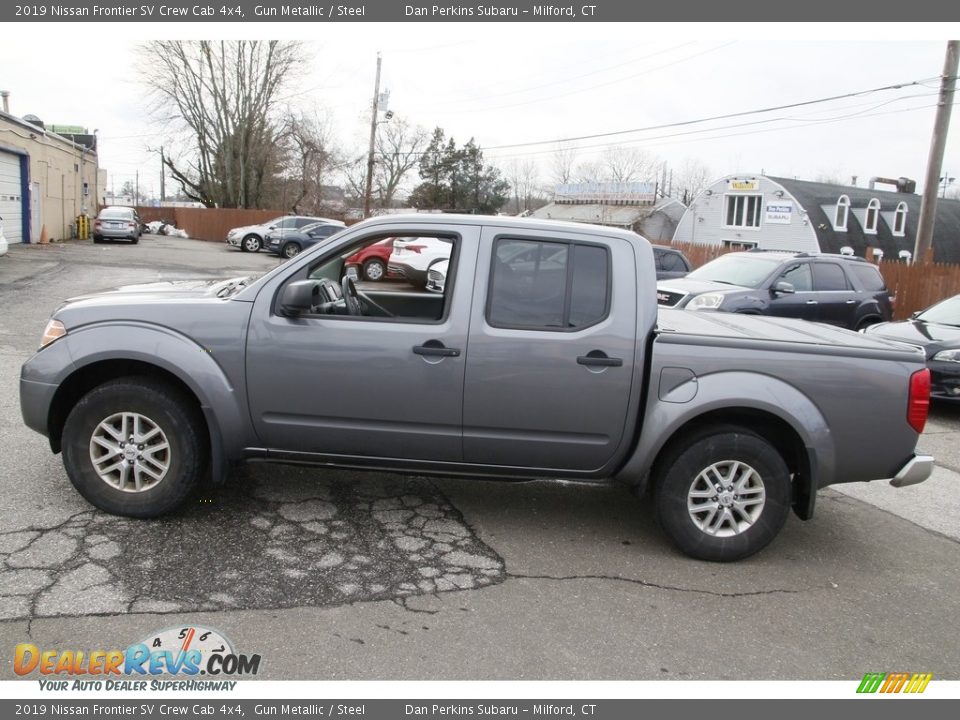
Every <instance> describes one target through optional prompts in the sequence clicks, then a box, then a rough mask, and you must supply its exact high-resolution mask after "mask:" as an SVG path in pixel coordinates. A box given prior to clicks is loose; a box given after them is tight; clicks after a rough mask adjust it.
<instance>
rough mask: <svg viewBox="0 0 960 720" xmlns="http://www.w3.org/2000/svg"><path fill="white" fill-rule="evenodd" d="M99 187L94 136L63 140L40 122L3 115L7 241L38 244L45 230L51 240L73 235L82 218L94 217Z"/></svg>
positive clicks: (1, 189) (0, 202)
mask: <svg viewBox="0 0 960 720" xmlns="http://www.w3.org/2000/svg"><path fill="white" fill-rule="evenodd" d="M4 100H6V99H4ZM4 104H5V105H6V102H5V103H4ZM70 129H72V128H70ZM100 184H101V173H100V172H99V166H98V160H97V153H96V138H95V137H94V136H93V135H86V134H76V133H74V134H70V135H68V136H64V135H61V134H59V133H56V132H53V131H52V130H50V129H48V128H47V127H45V126H44V124H43V122H42V121H41V120H40V119H39V118H35V117H33V116H30V115H27V116H26V117H24V118H18V117H15V116H13V115H11V114H9V113H8V112H5V111H0V217H2V218H3V222H4V234H5V235H6V238H7V240H8V241H9V242H11V243H19V242H38V241H39V240H40V235H41V232H42V230H43V228H46V231H47V235H48V237H49V238H50V239H60V238H65V237H70V231H71V228H72V226H73V225H74V223H75V222H76V218H77V216H78V215H80V214H81V213H86V214H89V215H90V216H93V215H96V213H97V209H98V208H97V205H98V187H99V186H100Z"/></svg>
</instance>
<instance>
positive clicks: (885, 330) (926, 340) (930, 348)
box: [864, 320, 960, 356]
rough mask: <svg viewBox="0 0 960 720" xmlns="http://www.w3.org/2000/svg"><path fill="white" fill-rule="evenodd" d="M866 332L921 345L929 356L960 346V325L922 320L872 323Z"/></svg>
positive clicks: (866, 333)
mask: <svg viewBox="0 0 960 720" xmlns="http://www.w3.org/2000/svg"><path fill="white" fill-rule="evenodd" d="M864 334H865V335H870V336H877V337H883V338H889V339H891V340H899V341H900V342H908V343H911V344H913V345H919V346H920V347H922V348H923V349H924V350H925V351H926V353H927V355H928V356H932V355H936V354H937V353H938V352H940V351H941V350H953V349H957V348H960V327H954V326H953V325H939V324H937V323H926V322H923V321H922V320H903V321H901V322H888V323H880V324H879V325H871V326H870V327H869V328H867V330H866V332H865V333H864Z"/></svg>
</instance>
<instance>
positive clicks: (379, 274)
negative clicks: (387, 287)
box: [363, 258, 387, 282]
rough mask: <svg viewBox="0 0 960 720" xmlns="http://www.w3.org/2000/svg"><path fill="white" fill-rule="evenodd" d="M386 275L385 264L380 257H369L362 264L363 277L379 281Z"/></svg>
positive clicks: (371, 280)
mask: <svg viewBox="0 0 960 720" xmlns="http://www.w3.org/2000/svg"><path fill="white" fill-rule="evenodd" d="M386 276H387V266H386V264H385V263H384V262H383V260H381V259H380V258H370V259H369V260H367V261H366V262H365V263H364V264H363V279H364V280H369V281H370V282H380V281H381V280H383V279H384V278H385V277H386Z"/></svg>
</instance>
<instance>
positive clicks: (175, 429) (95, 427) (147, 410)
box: [63, 377, 206, 518]
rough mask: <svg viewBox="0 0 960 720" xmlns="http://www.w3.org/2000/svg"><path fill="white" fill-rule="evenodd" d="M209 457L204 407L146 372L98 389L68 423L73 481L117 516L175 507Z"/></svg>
mask: <svg viewBox="0 0 960 720" xmlns="http://www.w3.org/2000/svg"><path fill="white" fill-rule="evenodd" d="M205 461H206V445H205V443H204V441H203V433H202V420H200V418H199V412H198V411H197V410H196V409H195V408H194V407H193V406H192V404H191V403H190V401H189V400H188V399H187V398H185V397H183V396H182V394H181V393H180V392H178V391H177V390H176V389H175V388H174V387H171V386H170V385H168V384H166V383H162V382H158V381H156V380H153V379H151V378H147V377H128V378H121V379H119V380H113V381H111V382H108V383H104V384H103V385H100V386H98V387H96V388H94V389H93V390H91V391H90V392H88V393H87V394H86V395H84V396H83V397H82V398H81V399H80V401H79V402H78V403H77V404H76V405H75V406H74V408H73V410H71V412H70V414H69V416H68V417H67V421H66V423H65V425H64V428H63V464H64V467H65V468H66V470H67V475H68V476H69V478H70V482H72V483H73V485H74V487H75V488H76V489H77V491H78V492H79V493H80V494H81V495H83V497H84V498H86V499H87V500H88V501H89V502H90V503H92V504H93V505H95V506H96V507H98V508H100V509H101V510H104V511H106V512H108V513H112V514H114V515H125V516H128V517H141V518H143V517H156V516H158V515H163V514H165V513H168V512H170V511H171V510H173V509H175V508H176V507H177V506H179V505H180V504H181V503H183V501H184V500H185V499H186V498H187V496H188V495H189V494H190V492H191V491H192V490H193V489H194V488H195V487H196V486H197V484H198V483H199V482H200V479H201V476H202V473H203V471H204V468H205V464H206V462H205Z"/></svg>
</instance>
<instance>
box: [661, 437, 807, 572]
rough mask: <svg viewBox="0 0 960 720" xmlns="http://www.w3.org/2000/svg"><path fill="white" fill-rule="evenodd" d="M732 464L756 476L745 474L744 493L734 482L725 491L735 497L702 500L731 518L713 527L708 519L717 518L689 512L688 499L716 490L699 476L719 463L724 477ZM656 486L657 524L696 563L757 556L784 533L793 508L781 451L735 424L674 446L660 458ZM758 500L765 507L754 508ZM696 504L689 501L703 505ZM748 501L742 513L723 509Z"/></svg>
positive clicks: (716, 496)
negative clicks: (696, 561) (788, 516)
mask: <svg viewBox="0 0 960 720" xmlns="http://www.w3.org/2000/svg"><path fill="white" fill-rule="evenodd" d="M732 462H738V463H741V466H740V467H741V471H743V467H742V466H743V465H746V466H749V468H750V469H752V470H753V471H754V473H755V474H753V475H749V474H747V475H746V477H745V479H744V482H745V483H746V485H745V486H744V488H743V489H742V490H738V488H737V487H736V486H735V485H733V484H731V485H730V486H727V487H733V488H734V492H733V493H731V492H728V491H727V488H723V489H724V492H722V493H718V494H716V495H714V496H713V497H704V498H703V504H704V507H705V508H710V507H717V508H719V509H720V512H721V515H720V517H721V518H722V517H723V513H724V510H726V512H727V513H728V518H729V519H721V520H720V522H719V524H718V525H717V527H714V528H711V527H710V526H711V525H712V524H713V523H714V522H716V520H715V519H714V520H713V521H712V522H709V521H708V518H716V517H717V515H712V516H711V515H710V510H709V509H704V510H700V511H696V510H693V511H691V510H690V509H689V508H688V498H690V493H691V491H693V492H697V493H700V492H714V490H713V489H709V488H707V486H706V485H705V480H704V479H703V478H704V477H705V475H704V476H702V475H701V473H704V474H705V471H707V470H709V469H710V468H711V467H712V466H715V465H716V466H717V469H718V470H719V471H720V472H721V474H723V473H724V472H727V471H729V470H730V469H731V468H732V467H733V466H732V465H730V464H728V463H732ZM714 477H715V476H714ZM740 477H744V476H743V475H741V476H740ZM758 481H759V488H760V490H759V491H758V486H757V482H758ZM654 483H655V484H654V502H655V504H656V511H657V520H658V521H659V523H660V525H661V527H662V528H663V530H664V532H665V533H666V535H667V537H669V538H670V540H671V541H672V542H673V543H674V544H675V545H676V546H677V547H678V548H680V550H682V551H683V552H684V553H686V554H687V555H689V556H690V557H693V558H697V559H698V560H710V561H713V562H732V561H734V560H741V559H743V558H745V557H749V556H750V555H753V554H754V553H756V552H759V551H760V550H762V549H763V548H764V547H766V546H767V545H768V544H769V543H770V541H771V540H773V538H774V537H776V535H777V533H778V532H780V529H781V528H782V527H783V524H784V522H786V519H787V514H788V512H789V510H790V496H791V493H790V490H791V488H790V472H789V470H788V468H787V465H786V463H785V462H784V460H783V458H782V457H781V456H780V453H779V452H777V450H776V448H774V447H773V446H772V445H771V444H770V443H768V442H767V441H766V440H764V439H763V438H762V437H760V436H759V435H756V434H754V433H753V432H751V431H750V430H747V429H746V428H742V427H737V426H719V425H718V426H712V427H708V428H704V429H702V430H700V431H699V432H696V433H694V434H693V435H691V436H690V437H688V438H683V439H682V440H681V441H680V442H677V443H675V444H674V445H673V446H671V447H670V448H669V449H668V450H667V451H666V453H665V455H664V456H663V457H662V458H660V459H658V460H657V471H656V476H655V477H654ZM739 493H743V494H739ZM758 497H759V498H761V499H762V503H759V509H756V508H757V505H758V504H757V503H756V502H755V501H756V499H757V498H758ZM733 498H738V499H737V500H734V499H733ZM697 500H698V498H692V499H691V500H690V502H694V503H695V505H699V504H700V503H699V502H696V501H697ZM749 501H752V502H753V503H754V504H753V505H752V507H747V508H746V509H743V510H738V509H736V508H735V507H733V506H732V505H730V506H727V507H721V506H724V505H726V504H727V503H731V504H732V503H737V504H738V505H739V503H741V502H749ZM744 513H746V515H745V514H744ZM695 515H696V519H695V518H694V516H695ZM747 515H752V518H749V519H748V517H747ZM702 525H706V526H707V527H708V529H712V531H713V532H710V531H708V530H705V529H702V528H701V526H702ZM735 525H736V527H734V526H735Z"/></svg>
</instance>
